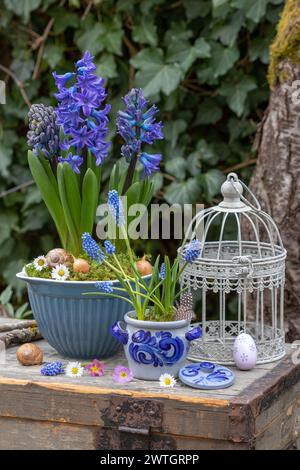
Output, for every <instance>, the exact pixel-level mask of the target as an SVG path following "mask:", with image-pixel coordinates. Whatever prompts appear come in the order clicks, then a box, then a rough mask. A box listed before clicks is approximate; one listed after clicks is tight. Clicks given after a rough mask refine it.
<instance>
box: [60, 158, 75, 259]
mask: <svg viewBox="0 0 300 470" xmlns="http://www.w3.org/2000/svg"><path fill="white" fill-rule="evenodd" d="M66 166H69V165H68V164H67V163H59V164H58V166H57V184H58V190H59V196H60V200H61V205H62V208H63V215H64V219H65V221H66V225H67V237H66V247H67V250H68V251H70V252H71V253H72V254H73V255H74V256H78V255H79V239H78V231H77V227H76V220H75V218H74V214H73V211H72V209H71V207H70V201H69V198H68V191H67V187H66V180H65V177H64V167H66Z"/></svg>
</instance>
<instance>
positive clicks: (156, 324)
mask: <svg viewBox="0 0 300 470" xmlns="http://www.w3.org/2000/svg"><path fill="white" fill-rule="evenodd" d="M130 314H134V315H135V311H134V310H130V312H127V313H125V315H124V322H125V323H128V325H132V326H135V327H137V328H140V327H141V326H143V327H145V328H150V329H152V330H161V329H162V328H163V329H167V328H170V329H173V330H175V329H178V328H183V327H185V326H188V325H190V323H191V322H190V320H174V321H150V320H138V319H137V318H132V316H130Z"/></svg>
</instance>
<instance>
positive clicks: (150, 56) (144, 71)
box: [130, 48, 182, 97]
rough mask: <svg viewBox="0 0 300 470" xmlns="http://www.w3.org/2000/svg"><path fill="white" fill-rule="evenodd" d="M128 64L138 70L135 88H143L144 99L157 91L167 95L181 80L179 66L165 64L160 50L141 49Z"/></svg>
mask: <svg viewBox="0 0 300 470" xmlns="http://www.w3.org/2000/svg"><path fill="white" fill-rule="evenodd" d="M130 63H131V64H132V65H133V66H134V67H135V68H137V69H138V72H137V74H136V86H138V87H141V88H143V91H144V94H145V96H146V97H149V96H153V95H155V94H156V93H158V92H159V91H162V92H163V93H164V94H165V95H169V94H170V93H172V91H174V90H175V89H176V88H177V86H178V85H179V83H180V80H181V78H182V72H181V68H180V66H179V65H178V64H169V63H167V62H166V61H165V59H164V55H163V51H162V49H152V48H146V49H143V50H141V51H140V52H139V53H138V54H137V55H135V56H134V57H133V58H132V59H131V61H130Z"/></svg>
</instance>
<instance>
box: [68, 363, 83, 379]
mask: <svg viewBox="0 0 300 470" xmlns="http://www.w3.org/2000/svg"><path fill="white" fill-rule="evenodd" d="M83 371H84V368H83V367H82V365H81V364H80V362H69V363H68V364H67V366H66V369H65V372H66V375H67V376H68V377H81V376H82V374H83Z"/></svg>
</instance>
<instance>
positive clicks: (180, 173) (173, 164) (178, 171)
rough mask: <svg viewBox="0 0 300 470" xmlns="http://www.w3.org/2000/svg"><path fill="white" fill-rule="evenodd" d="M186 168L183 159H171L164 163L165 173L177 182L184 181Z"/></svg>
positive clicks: (185, 162)
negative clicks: (177, 180)
mask: <svg viewBox="0 0 300 470" xmlns="http://www.w3.org/2000/svg"><path fill="white" fill-rule="evenodd" d="M186 167H187V161H186V160H185V159H184V158H183V157H176V158H171V159H170V160H167V161H166V163H165V169H166V171H167V173H169V174H170V175H173V176H175V177H176V178H178V179H179V180H184V179H185V173H186Z"/></svg>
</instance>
